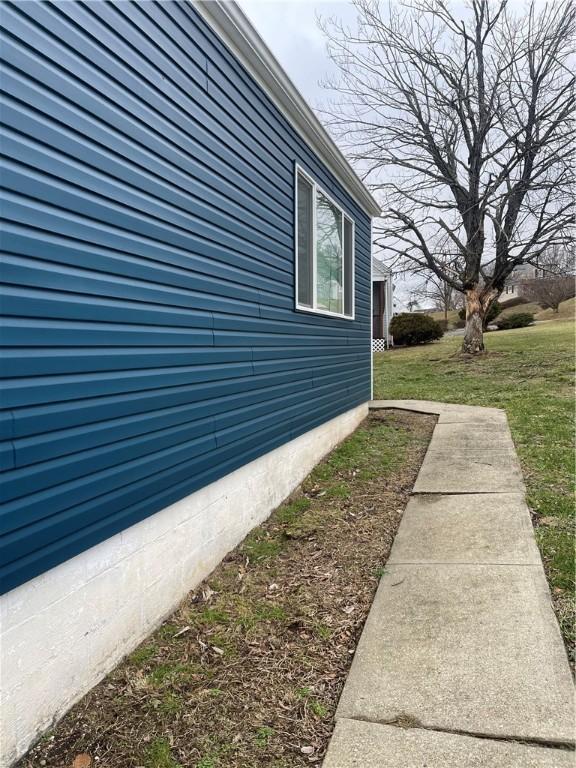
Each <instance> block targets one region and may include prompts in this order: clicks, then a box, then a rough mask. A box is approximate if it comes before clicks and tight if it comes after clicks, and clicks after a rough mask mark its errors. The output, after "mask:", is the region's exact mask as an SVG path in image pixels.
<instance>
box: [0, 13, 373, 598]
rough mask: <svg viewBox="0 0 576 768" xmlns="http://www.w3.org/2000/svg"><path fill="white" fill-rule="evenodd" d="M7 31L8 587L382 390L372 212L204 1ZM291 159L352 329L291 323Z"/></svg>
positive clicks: (2, 431) (338, 323)
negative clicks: (337, 255) (331, 241)
mask: <svg viewBox="0 0 576 768" xmlns="http://www.w3.org/2000/svg"><path fill="white" fill-rule="evenodd" d="M2 22H3V27H4V29H3V33H2V56H3V72H2V76H1V78H0V88H1V89H2V100H3V109H2V118H3V123H4V135H3V140H2V147H1V151H2V164H3V173H2V180H3V186H4V191H3V193H2V198H3V200H2V203H3V204H2V210H3V217H4V224H3V235H2V283H3V287H2V315H3V322H2V332H1V333H2V343H3V356H2V374H3V390H2V408H3V410H2V412H1V413H0V440H1V441H2V442H0V469H1V470H2V478H1V479H2V483H1V494H2V496H1V501H2V507H1V511H0V563H1V564H2V565H1V568H0V577H1V586H2V591H6V590H9V589H12V588H13V587H15V586H17V585H18V584H20V583H22V582H24V581H26V580H28V579H30V578H32V577H33V576H36V575H37V574H39V573H42V572H43V571H45V570H47V569H48V568H51V567H53V566H55V565H57V564H58V563H60V562H62V561H64V560H66V559H67V558H69V557H72V556H74V555H76V554H78V553H79V552H81V551H83V550H85V549H87V548H88V547H90V546H93V545H94V544H96V543H98V542H100V541H102V540H104V539H105V538H107V537H109V536H111V535H113V534H115V533H118V532H119V531H121V530H123V529H124V528H126V527H127V526H130V525H132V524H134V523H136V522H138V521H140V520H142V519H143V518H145V517H146V516H147V515H151V514H153V513H155V512H157V511H158V510H160V509H162V508H163V507H165V506H167V505H168V504H171V503H173V502H175V501H177V500H178V499H181V498H182V497H184V496H186V495H187V494H189V493H191V492H193V491H195V490H197V489H199V488H201V487H202V486H204V485H206V484H208V483H210V482H213V481H214V480H217V479H218V478H220V477H222V476H223V475H225V474H227V473H228V472H230V471H232V470H234V469H236V468H238V467H239V466H242V465H243V464H245V463H247V462H249V461H252V460H253V459H255V458H257V457H258V456H261V455H263V454H264V453H266V452H268V451H270V450H272V449H273V448H276V447H278V446H279V445H281V444H282V443H285V442H287V441H288V440H291V439H293V438H294V437H297V436H298V435H300V434H302V433H304V432H306V431H308V430H310V429H312V428H314V427H316V426H318V425H320V424H322V423H323V422H325V421H327V420H329V419H331V418H333V417H335V416H337V415H338V414H340V413H343V412H344V411H347V410H349V409H350V408H353V407H355V406H357V405H359V404H361V403H363V402H365V401H366V400H368V399H369V397H370V221H369V218H368V216H367V214H365V213H364V212H363V211H362V210H361V209H360V208H359V207H358V205H357V204H356V203H355V201H354V200H353V199H352V198H351V197H350V196H349V195H348V194H347V193H346V192H345V191H344V190H343V188H342V187H341V186H340V184H339V183H338V181H337V180H336V179H335V178H334V177H333V176H332V175H331V174H330V173H329V172H328V171H327V169H326V168H325V167H324V166H323V165H322V163H321V162H320V161H319V159H318V158H317V157H316V156H315V155H314V153H313V152H312V151H311V150H310V148H309V147H308V146H307V145H306V144H305V143H304V142H303V141H302V139H301V138H300V137H299V135H298V134H297V133H296V132H295V130H294V129H293V128H292V127H291V125H290V124H289V123H288V122H287V120H286V119H285V118H284V117H283V116H282V114H281V113H280V112H279V111H278V110H277V109H276V107H275V106H274V105H273V103H272V102H271V101H270V99H269V98H268V97H267V95H266V94H265V93H263V91H262V90H261V89H260V87H259V86H258V85H257V83H255V82H254V80H253V79H252V78H251V77H250V76H249V75H248V74H247V73H246V71H245V70H244V68H243V67H242V66H241V64H240V63H239V62H238V61H237V60H236V59H235V58H234V57H233V56H232V54H231V53H230V52H229V51H228V49H227V48H226V47H225V45H224V44H223V43H222V41H221V40H220V39H219V38H218V37H217V36H216V35H215V33H214V32H213V31H212V30H211V29H210V27H209V26H207V25H206V23H205V22H204V21H203V20H202V19H201V18H200V16H199V15H198V14H197V12H196V11H195V10H194V8H193V7H192V6H191V5H190V4H188V3H178V2H148V3H128V2H122V3H119V4H111V3H104V2H99V3H88V4H86V5H82V4H80V3H77V2H63V3H49V4H48V3H41V2H27V3H16V4H11V3H4V4H3V7H2ZM296 163H298V164H300V165H301V166H302V167H304V168H305V169H306V170H307V172H308V173H310V174H311V175H312V176H314V178H315V179H316V180H317V181H318V183H319V184H320V185H321V186H322V187H324V188H325V189H326V191H327V192H329V194H330V195H331V196H332V197H333V198H334V199H335V200H336V201H337V202H338V204H339V205H340V206H341V207H342V208H343V209H344V210H345V211H346V213H347V214H348V215H349V216H350V217H351V218H352V219H353V220H354V221H355V224H356V242H355V252H356V273H355V279H356V296H355V310H356V319H355V320H354V321H349V320H344V319H336V318H329V317H322V316H318V315H312V314H306V313H302V312H296V311H295V310H294V168H295V164H296ZM230 514H231V515H233V514H234V509H233V506H232V507H231V509H230Z"/></svg>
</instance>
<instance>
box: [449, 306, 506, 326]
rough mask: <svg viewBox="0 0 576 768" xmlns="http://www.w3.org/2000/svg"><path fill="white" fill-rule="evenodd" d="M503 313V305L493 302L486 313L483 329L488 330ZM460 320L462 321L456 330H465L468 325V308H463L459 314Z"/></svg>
mask: <svg viewBox="0 0 576 768" xmlns="http://www.w3.org/2000/svg"><path fill="white" fill-rule="evenodd" d="M500 312H502V304H500V302H498V301H493V302H492V304H490V307H489V308H488V312H487V313H486V316H485V317H484V320H483V322H482V328H483V329H484V330H486V328H487V327H488V326H489V325H490V323H491V322H492V321H493V320H495V319H496V318H497V317H498V315H499V314H500ZM458 319H459V320H460V323H462V325H460V324H459V323H457V324H456V328H464V326H465V325H466V307H462V309H461V310H459V312H458Z"/></svg>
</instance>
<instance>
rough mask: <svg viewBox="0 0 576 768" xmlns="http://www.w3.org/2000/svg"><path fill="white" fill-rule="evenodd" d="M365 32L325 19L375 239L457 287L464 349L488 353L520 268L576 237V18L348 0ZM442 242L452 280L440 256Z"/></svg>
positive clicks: (335, 84) (333, 113) (343, 127)
mask: <svg viewBox="0 0 576 768" xmlns="http://www.w3.org/2000/svg"><path fill="white" fill-rule="evenodd" d="M353 2H354V4H355V6H356V9H357V13H358V25H357V30H355V31H352V30H351V29H349V28H347V27H344V26H343V25H342V23H340V22H338V21H337V20H335V19H330V20H327V21H325V22H322V26H323V28H324V30H325V32H326V35H327V37H328V49H329V53H330V55H331V58H332V60H333V61H334V63H335V64H336V66H337V67H338V69H339V77H337V78H336V79H335V80H334V81H332V82H330V83H327V85H328V86H329V87H330V88H332V89H334V90H335V92H336V101H335V102H334V103H333V105H332V106H331V108H330V110H328V114H329V117H330V123H331V126H332V129H333V130H334V132H335V133H336V135H337V138H338V139H339V140H340V142H341V144H342V145H343V146H344V148H345V149H346V150H347V152H348V154H349V156H351V157H352V159H353V160H354V161H355V162H356V165H357V167H358V168H359V170H360V171H361V172H362V175H363V177H364V178H365V180H366V181H367V182H368V183H369V184H370V186H371V187H372V189H373V190H374V191H375V192H376V193H377V194H379V195H380V196H381V198H382V201H383V204H384V208H383V219H382V223H381V225H380V226H379V227H377V228H376V231H377V242H378V244H379V245H381V246H382V247H383V248H385V249H386V251H387V252H388V253H389V254H393V257H394V259H395V260H396V262H397V264H395V265H394V266H395V268H398V267H400V268H401V267H402V265H406V264H410V265H411V266H412V267H413V268H415V269H417V270H423V269H424V270H427V271H428V272H432V273H434V274H435V275H436V276H437V277H438V278H440V279H441V280H443V281H444V282H445V283H446V284H448V285H450V286H451V287H452V288H453V289H454V290H456V291H461V292H462V293H463V294H464V296H465V302H466V331H465V336H464V342H463V346H462V349H463V351H465V352H468V353H472V354H475V353H478V352H481V351H482V350H483V349H484V341H483V334H482V319H483V316H484V315H485V313H486V312H487V310H488V308H489V307H490V305H491V303H492V302H493V301H494V300H495V299H496V298H497V297H498V296H499V295H500V293H501V291H502V289H503V287H504V283H505V281H506V278H507V277H508V276H509V275H510V273H511V272H512V270H513V269H514V267H516V266H517V265H519V264H523V263H535V261H536V260H537V259H538V256H539V255H540V254H541V253H542V252H543V251H544V250H545V249H546V248H547V247H550V246H551V245H554V244H558V245H561V244H566V243H568V242H569V241H570V240H571V237H572V226H573V222H574V217H573V193H572V183H573V180H574V179H573V170H572V162H571V160H572V159H573V158H572V155H573V144H572V142H573V139H574V121H573V118H572V112H573V109H574V76H573V75H572V72H571V70H573V66H571V64H570V61H569V57H570V54H571V51H572V44H573V34H574V26H575V11H574V7H573V6H572V4H571V2H569V0H559V1H558V2H556V3H553V4H549V5H546V6H544V7H543V9H542V10H541V11H539V12H537V11H536V9H535V7H534V3H533V2H532V4H531V5H530V6H529V7H528V10H527V13H526V14H525V15H524V16H522V17H516V16H514V15H513V14H512V13H511V12H510V11H509V10H508V8H507V5H506V0H496V2H490V0H470V3H469V5H468V7H467V10H466V12H465V13H464V14H463V16H464V18H460V15H459V14H458V15H457V14H456V12H454V11H452V10H451V8H450V6H449V5H448V2H447V1H445V0H411V1H410V0H408V2H406V3H402V4H400V5H397V6H391V7H388V6H386V8H383V7H381V6H380V4H379V2H378V0H353ZM446 238H448V239H449V241H450V242H451V244H452V247H453V248H454V249H455V251H456V252H457V253H458V254H459V257H460V268H459V270H458V272H457V274H449V273H447V272H446V271H445V270H444V269H443V266H442V262H441V260H439V259H438V257H437V254H438V252H439V251H441V249H440V248H439V244H440V242H441V241H444V240H445V239H446Z"/></svg>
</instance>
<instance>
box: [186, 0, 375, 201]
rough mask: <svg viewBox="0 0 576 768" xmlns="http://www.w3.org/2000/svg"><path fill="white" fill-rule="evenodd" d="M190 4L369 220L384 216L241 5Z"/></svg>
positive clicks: (219, 0) (208, 0)
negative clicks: (373, 217) (241, 8)
mask: <svg viewBox="0 0 576 768" xmlns="http://www.w3.org/2000/svg"><path fill="white" fill-rule="evenodd" d="M190 2H191V3H192V5H193V6H194V8H195V9H196V10H197V11H198V13H199V14H200V15H201V16H202V18H203V19H204V20H205V21H206V22H207V23H208V24H209V25H210V27H212V29H213V30H214V31H215V32H216V34H217V35H218V37H220V39H221V40H222V41H223V42H224V43H225V44H226V46H227V47H228V48H229V49H230V50H231V51H232V53H233V54H234V55H235V56H236V58H237V59H238V60H239V61H240V62H241V63H242V65H243V66H244V67H245V69H246V70H247V71H248V72H249V73H250V75H251V76H252V77H253V78H254V80H256V82H257V83H258V84H259V85H260V86H261V88H263V90H264V91H265V92H266V93H267V95H268V96H269V97H270V98H271V99H272V101H273V102H274V104H275V105H276V106H277V107H278V109H279V110H280V111H281V112H282V114H283V115H284V117H285V118H286V120H288V122H289V123H290V124H291V125H292V126H293V127H294V128H295V129H296V131H298V133H299V134H300V136H301V137H302V138H303V139H304V141H305V142H306V144H308V146H309V147H311V149H313V150H314V152H315V153H316V155H317V156H318V157H319V159H320V160H322V162H323V163H324V164H325V165H326V167H327V168H328V169H329V170H330V171H331V172H332V173H333V174H334V176H335V177H336V178H337V179H338V181H339V182H340V183H341V184H342V186H343V187H344V188H345V189H346V190H347V192H348V193H349V194H350V195H351V196H352V198H353V199H354V200H355V202H356V203H357V204H358V205H360V207H361V208H362V209H363V210H364V211H365V212H366V213H367V214H368V215H369V216H380V213H381V208H380V205H379V204H378V203H377V202H376V200H375V199H374V197H372V195H371V194H370V192H369V191H368V190H367V189H366V187H365V186H364V184H363V183H362V182H361V181H360V179H359V178H358V176H357V175H356V173H355V171H354V170H353V168H352V166H351V165H350V164H349V162H348V161H347V160H346V158H345V157H344V155H343V154H342V152H341V151H340V150H339V149H338V147H337V146H336V144H335V142H334V141H333V140H332V138H331V137H330V135H329V134H328V132H327V131H326V129H325V128H324V126H323V125H322V123H321V122H320V121H319V120H318V118H317V117H316V115H315V114H314V112H313V111H312V109H311V108H310V107H309V106H308V104H307V103H306V101H305V99H304V98H303V97H302V95H301V94H300V92H299V91H298V89H297V88H296V86H295V85H294V83H292V81H291V80H290V78H289V77H288V75H287V74H286V72H285V71H284V70H283V69H282V67H281V66H280V64H279V62H278V61H277V59H276V58H275V56H274V54H273V53H272V52H271V51H270V49H269V48H268V46H267V45H266V43H265V42H264V40H263V39H262V38H261V37H260V35H259V34H258V32H257V31H256V30H255V29H254V27H253V26H252V24H251V23H250V21H249V20H248V18H247V17H246V15H245V14H244V13H243V12H242V11H241V10H240V7H239V6H238V5H237V4H236V3H235V2H233V0H190Z"/></svg>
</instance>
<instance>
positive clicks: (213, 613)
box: [19, 411, 435, 768]
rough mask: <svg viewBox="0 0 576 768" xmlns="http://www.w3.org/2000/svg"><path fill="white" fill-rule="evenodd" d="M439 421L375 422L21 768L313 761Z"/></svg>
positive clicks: (208, 767)
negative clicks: (80, 760) (82, 760)
mask: <svg viewBox="0 0 576 768" xmlns="http://www.w3.org/2000/svg"><path fill="white" fill-rule="evenodd" d="M434 421H435V420H434V419H433V418H432V417H429V416H424V415H422V414H415V413H403V412H390V411H389V412H386V411H378V412H375V413H374V414H373V415H371V416H370V417H369V418H368V419H366V421H364V422H363V424H362V425H361V426H360V427H359V428H358V429H357V430H356V432H355V433H354V434H353V435H351V436H350V437H349V438H348V439H347V440H345V441H344V442H343V443H342V444H341V445H340V446H339V447H338V448H337V449H336V450H335V451H333V452H332V453H331V454H330V456H329V457H328V458H327V459H325V460H324V461H323V462H322V463H321V464H319V465H318V466H317V467H316V469H315V470H314V471H313V472H312V474H311V475H310V476H309V477H308V478H307V479H306V481H305V482H304V483H303V486H302V488H301V490H300V491H299V492H298V493H297V494H295V495H294V496H293V497H292V498H291V499H289V500H288V501H287V502H286V503H285V504H283V505H282V506H281V507H280V508H279V509H277V510H276V511H275V512H274V514H273V515H272V516H271V518H270V519H269V520H268V521H267V522H266V523H265V524H264V525H262V526H260V527H259V528H257V529H255V530H254V531H253V532H252V533H251V534H250V535H249V536H248V537H247V538H246V539H245V540H244V542H243V543H242V544H241V545H240V546H239V547H238V548H237V549H236V550H235V551H234V552H232V553H230V555H228V557H227V558H226V559H225V560H224V561H223V563H222V564H221V565H220V566H219V567H218V568H217V569H216V570H215V571H214V572H213V573H212V574H211V576H210V577H209V578H208V579H207V580H206V581H205V582H204V583H203V584H202V585H200V587H199V588H198V589H197V590H196V591H195V592H193V593H190V595H189V596H188V598H187V599H186V600H185V601H184V602H183V603H182V605H181V607H180V609H179V610H178V611H177V612H176V613H174V614H173V615H172V616H171V617H170V618H169V619H168V620H167V621H166V622H164V624H163V625H162V626H161V627H160V628H159V629H158V630H157V631H156V632H155V633H154V634H153V635H151V636H150V637H149V638H148V640H146V642H145V643H143V644H142V645H141V646H140V647H139V648H137V649H136V650H135V651H134V652H133V653H132V654H131V655H130V657H129V658H127V659H126V660H125V661H124V662H123V663H121V664H120V665H119V666H118V667H117V669H116V670H115V671H114V672H113V673H111V674H110V675H109V676H108V677H107V678H105V679H104V680H103V681H102V682H101V683H100V684H99V685H98V686H96V688H94V689H93V690H92V691H91V692H90V693H89V694H88V695H87V696H86V697H85V698H84V699H83V700H82V701H80V702H79V703H78V704H77V705H76V706H75V707H74V708H73V709H72V710H71V711H70V712H69V713H68V714H67V715H66V716H65V717H64V719H63V720H62V721H61V722H60V723H59V725H58V726H57V728H56V729H55V731H54V732H52V733H51V734H47V735H46V736H45V737H44V738H43V740H42V741H41V742H40V743H39V744H38V745H37V746H36V747H35V748H34V749H33V750H32V751H31V752H30V753H29V754H28V755H27V756H26V757H25V758H24V759H23V760H22V761H21V762H20V763H19V765H20V766H21V768H32V766H34V768H36V767H37V766H51V767H52V768H56V767H58V768H67V767H69V766H72V765H73V761H74V759H75V758H76V757H77V756H79V755H81V754H85V755H87V756H90V758H91V760H92V765H93V766H96V765H97V766H100V767H101V768H137V767H138V766H140V767H142V768H180V767H181V768H293V767H296V766H306V765H311V764H318V763H320V762H321V760H322V757H323V755H324V752H325V749H326V747H327V744H328V740H329V738H330V735H331V732H332V729H333V717H334V712H335V709H336V704H337V702H338V698H339V695H340V691H341V688H342V685H343V683H344V680H345V677H346V674H347V671H348V668H349V665H350V662H351V659H352V655H353V653H354V650H355V647H356V642H357V640H358V638H359V635H360V631H361V629H362V626H363V624H364V620H365V618H366V615H367V613H368V610H369V607H370V604H371V602H372V599H373V596H374V592H375V589H376V586H377V583H378V580H379V578H380V576H381V575H382V573H383V571H384V564H385V562H386V558H387V556H388V553H389V550H390V547H391V544H392V541H393V538H394V535H395V533H396V530H397V527H398V524H399V522H400V518H401V515H402V511H403V509H404V506H405V504H406V501H407V498H408V495H409V493H410V490H411V488H412V485H413V483H414V479H415V477H416V474H417V471H418V468H419V466H420V464H421V462H422V459H423V456H424V452H425V450H426V446H427V444H428V441H429V439H430V436H431V433H432V429H433V426H434Z"/></svg>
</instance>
